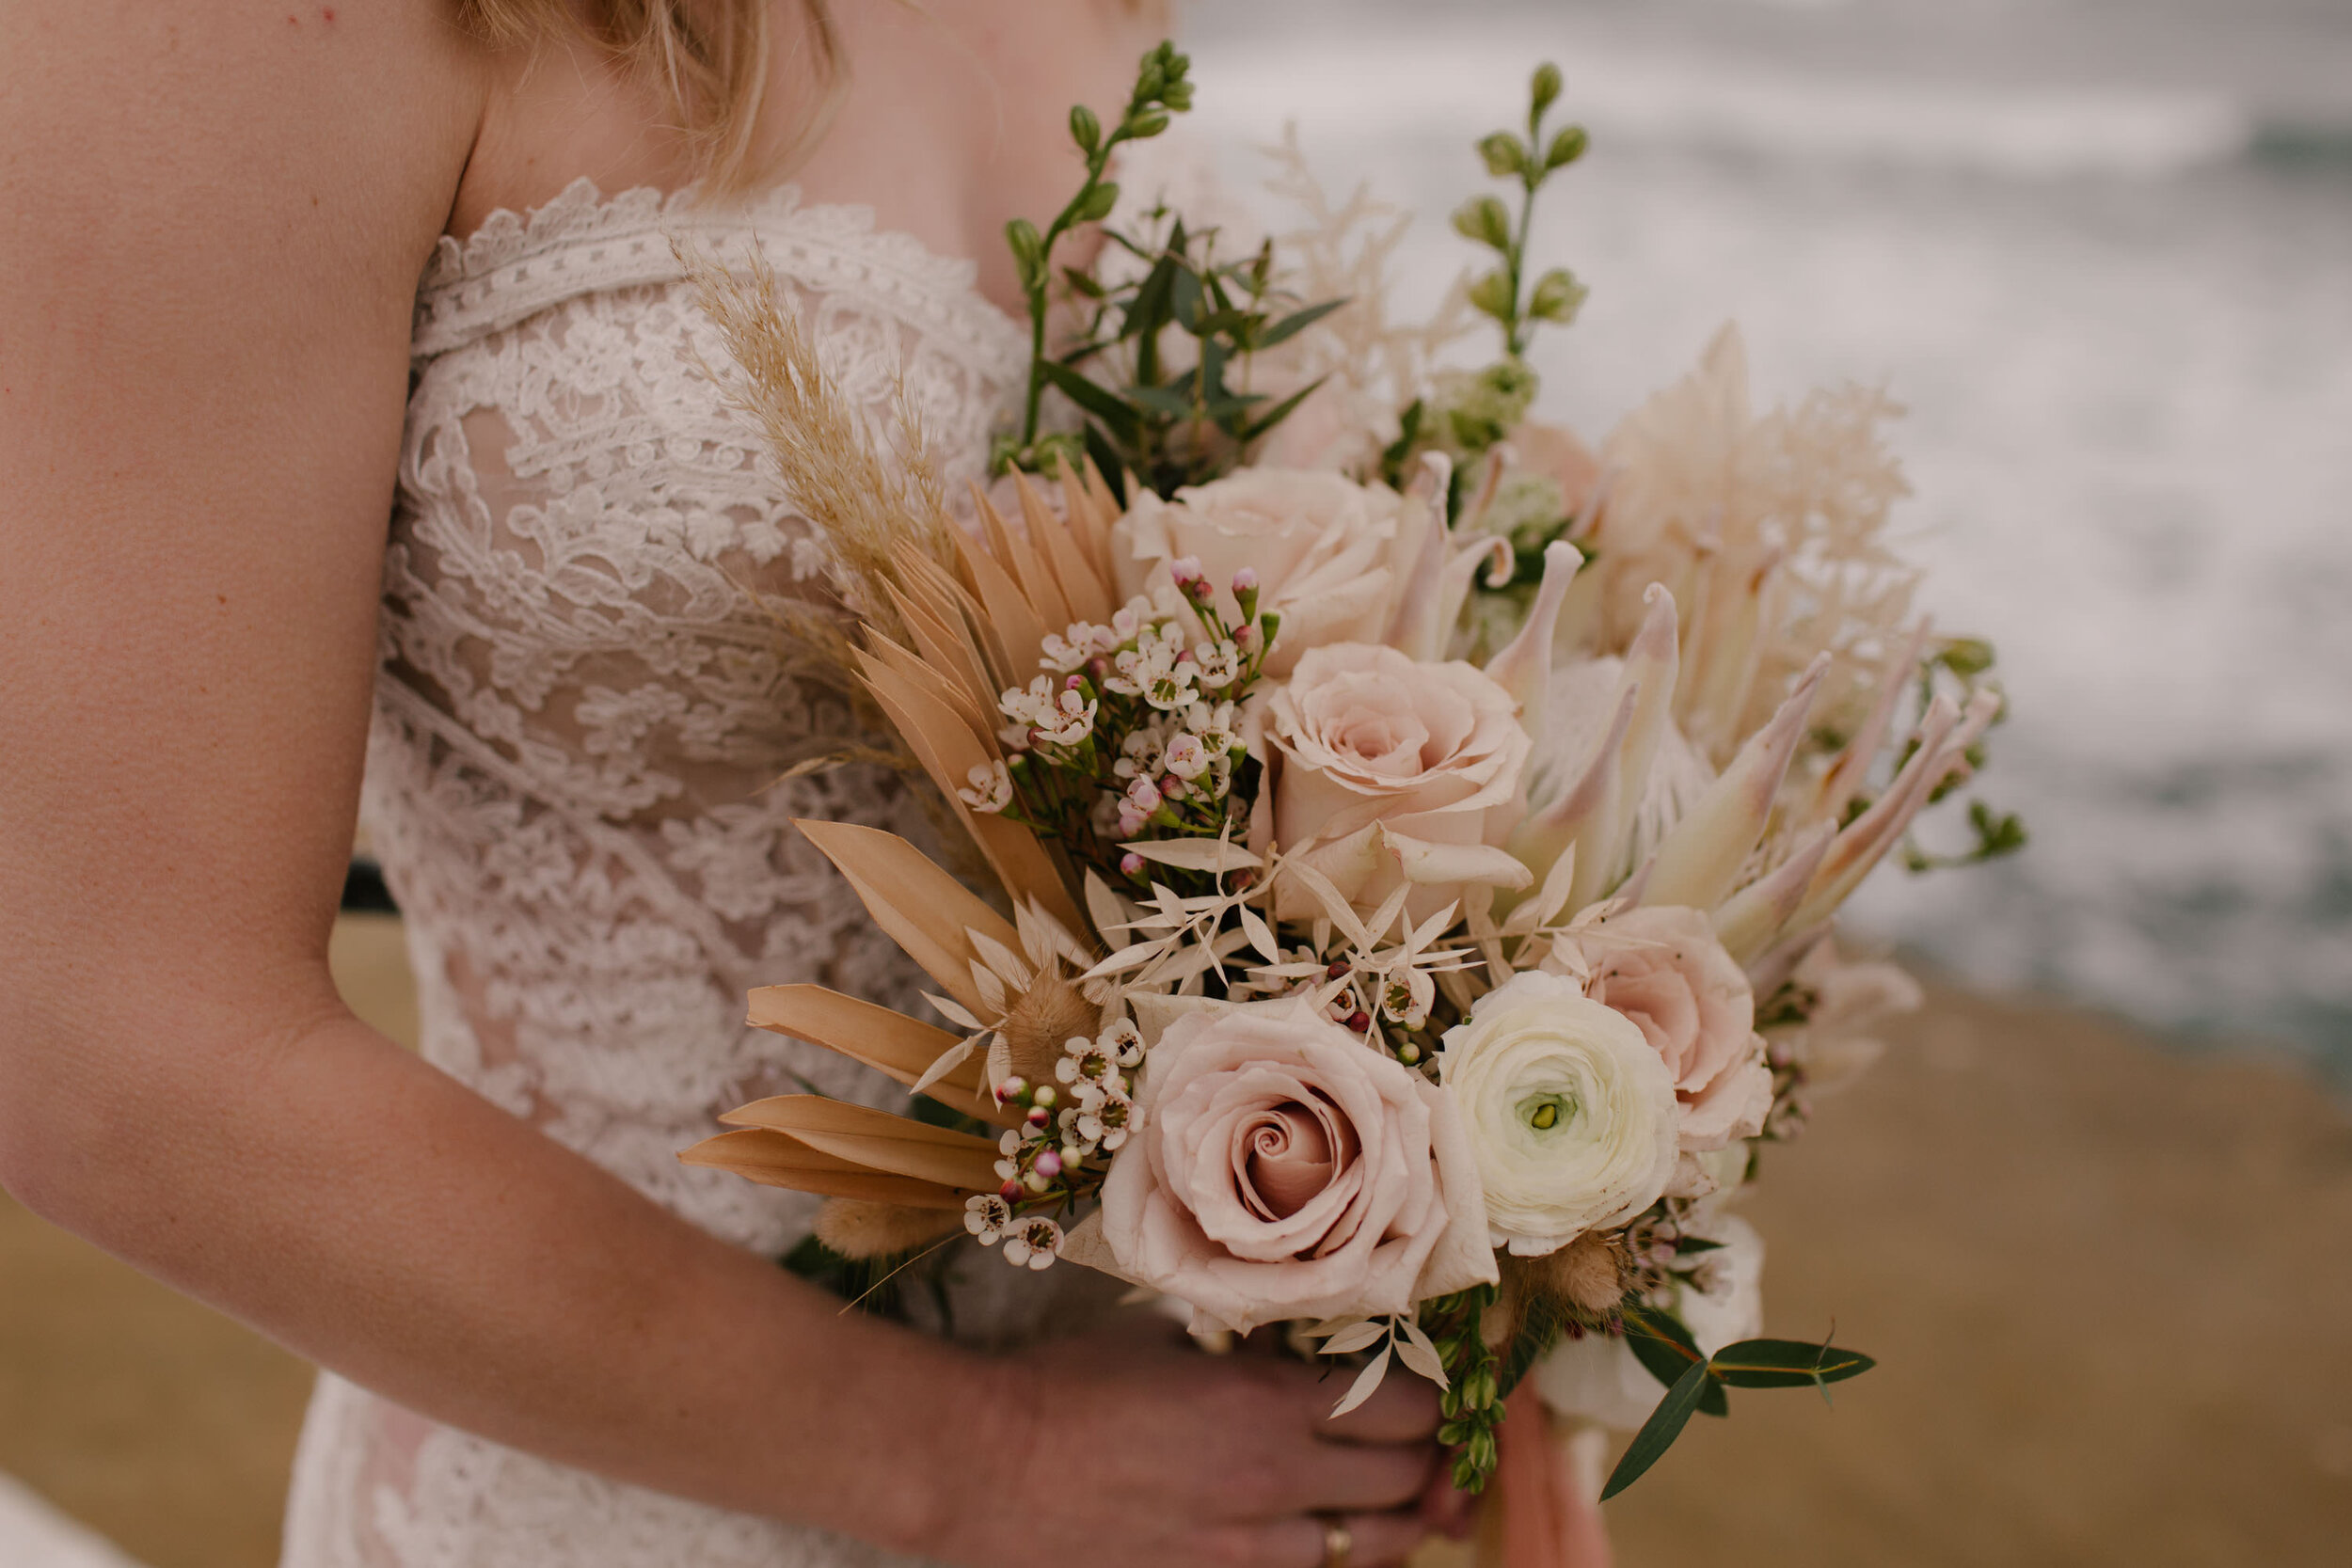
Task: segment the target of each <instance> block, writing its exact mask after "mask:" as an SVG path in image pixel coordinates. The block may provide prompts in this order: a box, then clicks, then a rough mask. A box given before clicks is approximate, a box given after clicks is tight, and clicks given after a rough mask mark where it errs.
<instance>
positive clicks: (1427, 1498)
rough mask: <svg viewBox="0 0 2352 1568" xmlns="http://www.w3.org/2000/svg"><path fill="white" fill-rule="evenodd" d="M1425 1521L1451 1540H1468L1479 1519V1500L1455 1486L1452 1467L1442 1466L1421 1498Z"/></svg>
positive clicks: (1423, 1519)
mask: <svg viewBox="0 0 2352 1568" xmlns="http://www.w3.org/2000/svg"><path fill="white" fill-rule="evenodd" d="M1421 1517H1422V1523H1423V1524H1425V1525H1427V1526H1428V1527H1429V1528H1430V1529H1432V1530H1433V1531H1435V1532H1436V1533H1438V1534H1439V1535H1442V1536H1444V1537H1445V1538H1446V1539H1447V1540H1449V1541H1467V1540H1469V1539H1470V1531H1471V1529H1472V1528H1475V1526H1476V1524H1477V1520H1478V1497H1477V1495H1476V1494H1475V1493H1471V1492H1465V1491H1463V1490H1462V1489H1461V1488H1460V1487H1458V1486H1456V1485H1454V1474H1453V1470H1452V1469H1451V1467H1450V1466H1448V1465H1442V1464H1440V1465H1438V1473H1437V1474H1436V1475H1434V1476H1432V1477H1431V1478H1430V1480H1429V1485H1428V1486H1427V1487H1426V1488H1425V1489H1424V1490H1423V1491H1422V1495H1421Z"/></svg>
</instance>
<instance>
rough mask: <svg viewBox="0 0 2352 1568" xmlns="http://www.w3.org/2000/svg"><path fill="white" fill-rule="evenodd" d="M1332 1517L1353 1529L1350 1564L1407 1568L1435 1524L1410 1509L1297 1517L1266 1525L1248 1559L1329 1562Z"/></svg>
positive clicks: (1311, 1565) (1279, 1563)
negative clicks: (1328, 1527) (1328, 1526)
mask: <svg viewBox="0 0 2352 1568" xmlns="http://www.w3.org/2000/svg"><path fill="white" fill-rule="evenodd" d="M1327 1520H1328V1521H1330V1522H1336V1523H1337V1524H1338V1525H1339V1527H1340V1528H1342V1529H1343V1530H1345V1531H1346V1532H1347V1556H1346V1568H1402V1565H1403V1563H1404V1561H1405V1560H1406V1558H1408V1557H1410V1556H1412V1555H1413V1548H1414V1547H1416V1546H1418V1545H1420V1544H1422V1542H1423V1541H1425V1540H1427V1539H1428V1537H1429V1528H1428V1527H1427V1526H1426V1525H1423V1524H1422V1522H1421V1521H1420V1520H1419V1519H1416V1518H1414V1517H1413V1516H1412V1515H1411V1514H1409V1513H1341V1514H1332V1515H1327V1516H1325V1518H1314V1517H1308V1518H1292V1519H1283V1520H1279V1521H1278V1522H1276V1523H1274V1524H1272V1525H1268V1526H1265V1527H1263V1533H1262V1535H1261V1536H1260V1539H1259V1542H1258V1544H1257V1545H1258V1549H1257V1550H1255V1551H1253V1552H1251V1553H1250V1554H1249V1555H1248V1558H1247V1559H1246V1560H1248V1561H1249V1562H1250V1563H1251V1564H1252V1565H1253V1568H1325V1564H1327V1563H1328V1562H1330V1560H1331V1556H1330V1554H1329V1552H1328V1551H1327V1542H1328V1537H1327V1535H1326V1534H1325V1526H1326V1523H1327Z"/></svg>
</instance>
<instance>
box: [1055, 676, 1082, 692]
mask: <svg viewBox="0 0 2352 1568" xmlns="http://www.w3.org/2000/svg"><path fill="white" fill-rule="evenodd" d="M1086 684H1087V683H1086V678H1085V677H1084V676H1082V675H1065V676H1063V677H1062V683H1061V688H1062V689H1063V690H1064V691H1084V690H1085V689H1086Z"/></svg>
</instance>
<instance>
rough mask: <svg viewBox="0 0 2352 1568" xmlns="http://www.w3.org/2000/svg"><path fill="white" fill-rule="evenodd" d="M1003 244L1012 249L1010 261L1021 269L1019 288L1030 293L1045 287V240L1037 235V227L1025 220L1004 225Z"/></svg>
mask: <svg viewBox="0 0 2352 1568" xmlns="http://www.w3.org/2000/svg"><path fill="white" fill-rule="evenodd" d="M1005 243H1006V244H1007V245H1010V246H1011V247H1012V259H1013V262H1014V264H1015V265H1016V266H1018V267H1019V268H1020V269H1021V287H1022V288H1023V289H1024V290H1026V291H1028V292H1030V293H1035V292H1036V291H1037V290H1039V289H1041V288H1043V287H1044V286H1045V240H1044V237H1043V236H1042V235H1041V234H1039V233H1038V231H1037V225H1036V224H1034V223H1031V222H1030V221H1029V220H1028V219H1027V218H1015V219H1013V220H1012V221H1011V222H1010V223H1008V224H1007V225H1005Z"/></svg>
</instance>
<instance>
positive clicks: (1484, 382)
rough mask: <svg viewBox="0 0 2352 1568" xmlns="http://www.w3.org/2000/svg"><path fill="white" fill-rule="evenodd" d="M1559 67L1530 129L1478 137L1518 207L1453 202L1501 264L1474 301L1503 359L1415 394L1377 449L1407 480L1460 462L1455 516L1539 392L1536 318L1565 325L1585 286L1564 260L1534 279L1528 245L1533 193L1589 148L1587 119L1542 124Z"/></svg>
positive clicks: (1464, 230) (1490, 200)
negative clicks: (1474, 467) (1446, 462)
mask: <svg viewBox="0 0 2352 1568" xmlns="http://www.w3.org/2000/svg"><path fill="white" fill-rule="evenodd" d="M1560 90H1561V79H1560V68H1559V67H1557V66H1555V65H1553V64H1551V63H1550V62H1549V61H1546V62H1545V63H1544V64H1543V65H1541V66H1538V67H1537V68H1536V69H1535V74H1534V79H1533V80H1532V81H1531V82H1530V83H1529V85H1528V110H1527V122H1526V133H1525V135H1521V134H1520V133H1518V132H1517V131H1509V130H1504V131H1495V132H1492V133H1490V134H1488V135H1485V136H1482V137H1480V138H1479V140H1478V143H1477V150H1478V156H1479V158H1480V159H1481V160H1482V161H1483V162H1484V163H1485V165H1486V172H1487V173H1488V174H1490V175H1492V176H1493V177H1495V178H1496V179H1498V180H1508V181H1511V182H1515V183H1516V184H1517V185H1518V216H1517V217H1516V218H1514V217H1513V215H1512V213H1511V210H1510V208H1509V207H1508V206H1506V205H1505V204H1504V202H1503V200H1502V198H1501V197H1498V196H1495V195H1493V194H1492V193H1487V194H1485V195H1480V196H1474V197H1472V198H1470V199H1469V200H1468V201H1465V202H1464V203H1463V204H1462V205H1461V206H1460V207H1458V208H1456V209H1454V231H1455V232H1456V233H1458V234H1460V235H1461V236H1462V237H1463V238H1464V239H1467V240H1469V241H1470V242H1471V243H1473V244H1475V245H1483V246H1485V247H1486V249H1488V250H1490V251H1492V252H1493V253H1494V254H1495V258H1496V262H1497V264H1496V265H1495V266H1494V267H1493V268H1492V269H1491V270H1490V271H1488V272H1486V273H1485V274H1483V275H1481V276H1480V277H1478V278H1476V279H1475V280H1474V281H1472V282H1471V284H1470V305H1471V306H1472V307H1473V308H1474V309H1477V310H1478V311H1479V312H1480V313H1481V314H1483V315H1486V316H1487V317H1489V318H1490V319H1492V320H1493V321H1494V323H1495V324H1496V325H1498V326H1500V327H1501V328H1502V358H1500V359H1498V360H1496V361H1495V362H1494V363H1493V364H1491V365H1488V366H1486V368H1485V369H1483V370H1479V371H1476V372H1468V373H1464V372H1454V373H1452V374H1449V375H1445V376H1440V377H1439V378H1438V385H1437V386H1436V387H1435V388H1432V390H1431V392H1430V394H1429V396H1427V397H1425V398H1419V399H1416V400H1415V401H1414V402H1413V403H1412V404H1410V405H1408V406H1407V407H1406V409H1405V411H1404V413H1403V415H1402V416H1401V417H1400V419H1399V421H1398V431H1397V438H1396V440H1395V441H1393V442H1391V444H1390V446H1389V447H1388V448H1387V450H1386V451H1383V452H1382V453H1381V454H1380V475H1381V477H1382V478H1383V479H1384V480H1386V481H1387V482H1388V483H1391V484H1401V483H1404V482H1405V479H1406V476H1407V475H1408V474H1409V472H1410V471H1411V469H1412V467H1413V466H1414V463H1415V461H1416V460H1417V459H1418V458H1419V457H1420V455H1421V454H1422V452H1424V451H1442V452H1444V453H1446V455H1448V456H1449V457H1452V458H1453V459H1454V493H1453V494H1452V495H1450V496H1449V497H1448V498H1447V516H1448V519H1449V520H1451V519H1452V518H1453V517H1454V515H1456V514H1457V513H1458V511H1459V510H1460V503H1461V501H1462V499H1463V493H1464V488H1465V486H1466V485H1467V484H1468V483H1469V480H1470V463H1471V462H1473V461H1474V460H1476V459H1477V458H1479V457H1481V456H1483V455H1485V453H1486V451H1488V450H1489V449H1490V448H1492V447H1493V446H1495V445H1496V444H1497V443H1498V442H1501V441H1502V440H1505V439H1507V438H1508V437H1509V436H1510V435H1511V432H1512V431H1514V430H1515V429H1517V428H1518V424H1519V421H1520V420H1523V419H1525V418H1526V417H1527V411H1528V409H1529V408H1531V407H1533V406H1534V402H1535V394H1536V392H1537V391H1538V389H1539V384H1538V380H1537V377H1536V374H1535V371H1534V367H1533V366H1531V365H1529V364H1528V362H1527V358H1526V355H1527V350H1528V348H1529V346H1530V345H1531V344H1532V343H1533V342H1534V336H1535V329H1536V327H1537V326H1539V325H1558V326H1565V325H1568V324H1570V323H1571V322H1573V321H1575V319H1576V315H1577V312H1578V310H1580V309H1582V307H1583V304H1584V296H1585V288H1584V285H1583V284H1581V283H1580V282H1578V281H1577V279H1576V275H1575V274H1574V273H1572V272H1570V271H1568V269H1567V268H1565V267H1552V268H1549V270H1547V271H1545V272H1544V273H1543V274H1542V275H1541V276H1539V277H1534V279H1533V280H1532V281H1531V279H1530V277H1529V274H1530V272H1531V271H1532V268H1531V267H1530V265H1529V261H1528V253H1527V242H1528V236H1529V234H1530V233H1531V232H1532V230H1533V229H1534V215H1535V193H1536V192H1537V191H1539V190H1541V189H1542V188H1543V186H1544V184H1545V182H1548V181H1549V179H1550V178H1551V177H1552V175H1554V174H1556V173H1558V172H1559V171H1560V170H1561V169H1564V168H1565V167H1567V166H1569V165H1570V164H1573V163H1575V162H1576V161H1577V160H1578V159H1579V158H1581V157H1582V156H1583V155H1584V150H1585V147H1586V146H1587V143H1588V139H1589V138H1588V137H1587V136H1586V135H1585V131H1584V128H1583V127H1582V126H1581V125H1569V126H1565V127H1563V128H1562V129H1560V130H1559V131H1557V132H1554V133H1553V134H1552V135H1550V136H1549V138H1547V137H1546V135H1545V134H1544V121H1545V119H1546V118H1547V117H1548V116H1549V113H1550V112H1551V107H1552V105H1553V104H1554V103H1557V102H1558V101H1559V97H1560ZM1566 522H1567V519H1566V518H1565V517H1561V518H1558V519H1556V520H1555V521H1553V522H1552V523H1551V524H1550V525H1549V528H1548V529H1545V530H1539V531H1540V532H1542V534H1543V537H1542V538H1539V539H1535V540H1534V541H1533V545H1534V547H1533V550H1532V551H1531V552H1530V555H1529V559H1530V560H1531V561H1533V562H1540V561H1541V558H1542V554H1543V545H1544V544H1545V543H1546V542H1548V541H1549V539H1550V538H1554V537H1557V536H1558V534H1559V532H1560V531H1561V530H1562V529H1563V528H1565V526H1566Z"/></svg>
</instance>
